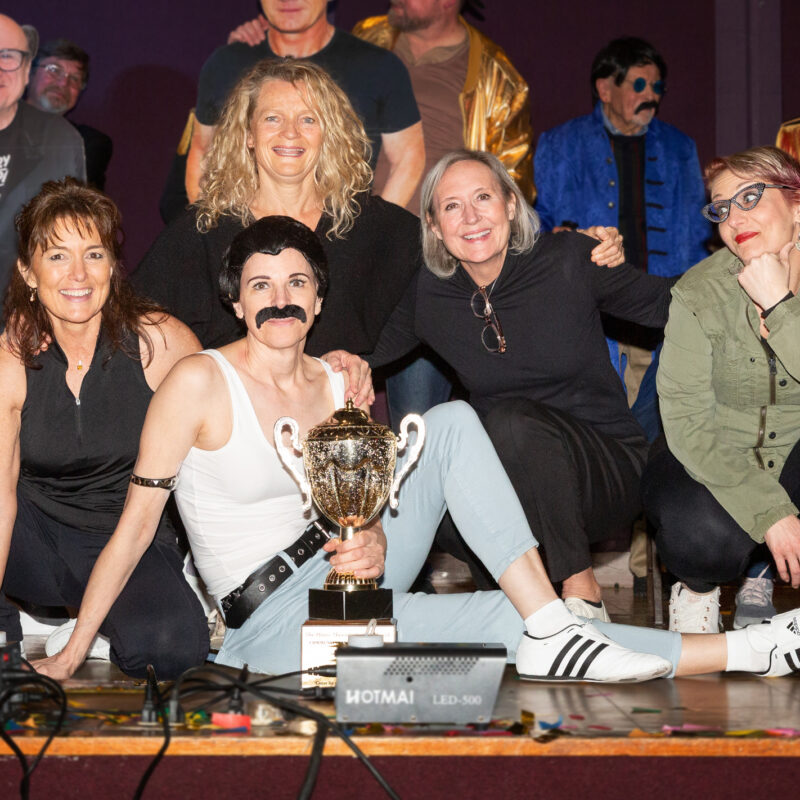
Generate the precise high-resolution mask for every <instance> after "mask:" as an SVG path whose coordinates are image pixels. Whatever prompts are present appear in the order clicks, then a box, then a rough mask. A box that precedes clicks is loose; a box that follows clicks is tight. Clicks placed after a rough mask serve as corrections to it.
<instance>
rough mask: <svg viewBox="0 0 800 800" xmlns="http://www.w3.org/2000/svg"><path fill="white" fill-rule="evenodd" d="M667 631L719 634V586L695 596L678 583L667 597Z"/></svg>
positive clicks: (721, 628) (720, 629) (674, 584)
mask: <svg viewBox="0 0 800 800" xmlns="http://www.w3.org/2000/svg"><path fill="white" fill-rule="evenodd" d="M669 629H670V630H671V631H678V632H679V633H719V632H720V631H722V630H723V627H722V622H721V621H720V618H719V586H717V588H716V589H714V591H713V592H708V593H706V594H697V592H693V591H692V590H691V589H689V587H688V586H686V585H685V584H683V583H681V582H680V581H678V582H677V583H673V584H672V591H671V592H670V595H669Z"/></svg>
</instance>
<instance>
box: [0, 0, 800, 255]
mask: <svg viewBox="0 0 800 800" xmlns="http://www.w3.org/2000/svg"><path fill="white" fill-rule="evenodd" d="M387 5H388V4H387V2H386V0H338V7H337V8H336V11H335V13H336V15H337V23H338V24H339V25H340V27H343V28H350V27H351V26H352V24H353V23H354V22H355V21H356V20H358V19H361V18H362V17H365V16H369V15H371V14H378V13H383V12H384V11H385V9H386V8H387ZM485 5H486V8H487V13H486V16H487V19H486V21H485V22H483V23H476V24H477V25H478V26H479V27H480V28H481V29H482V30H484V31H485V32H486V33H487V35H489V36H490V37H491V38H492V39H494V40H495V41H497V42H499V43H501V44H502V45H503V46H504V47H505V49H506V50H507V52H508V54H509V56H510V57H511V59H512V61H513V62H514V64H515V65H516V66H517V68H518V69H519V70H520V72H522V74H523V75H525V77H526V78H527V80H528V82H529V83H530V85H531V87H532V107H533V110H532V115H533V124H534V129H535V131H536V134H537V135H538V133H539V132H541V131H542V130H545V129H547V128H549V127H552V126H553V125H557V124H559V123H561V122H563V121H564V120H567V119H569V118H570V117H573V116H576V115H578V114H583V113H587V112H588V110H589V109H590V106H591V103H590V95H589V81H588V74H589V68H590V65H591V61H592V57H593V56H594V54H595V52H596V51H597V50H598V49H599V48H600V46H602V44H603V43H604V42H605V41H607V40H608V39H611V38H612V37H614V36H618V35H623V34H630V35H638V36H642V37H644V38H646V39H649V40H650V41H652V43H653V44H654V45H655V46H656V47H657V48H658V49H660V50H661V52H662V54H663V55H664V57H665V58H666V60H667V62H668V64H669V68H670V74H669V94H668V96H667V98H666V100H665V103H664V107H663V119H665V120H666V121H668V122H671V123H673V124H675V125H677V126H678V127H679V128H681V129H682V130H684V131H686V132H687V133H689V134H690V135H692V136H693V137H694V138H695V139H696V141H697V144H698V149H699V151H700V158H701V160H705V159H707V158H709V157H711V156H712V155H713V154H714V142H715V122H714V119H715V117H714V113H715V105H714V64H715V60H714V59H715V53H714V5H713V4H712V3H710V2H702V0H701V1H700V2H698V0H672V1H671V2H655V3H652V2H651V3H642V2H641V0H614V2H605V3H602V4H599V3H597V2H596V0H572V2H570V3H568V4H567V3H562V2H544V1H543V0H539V2H536V3H533V2H530V3H528V2H524V0H487V1H486V4H485ZM788 5H791V4H789V3H785V4H784V6H788ZM257 9H258V5H257V3H256V2H255V0H226V2H224V3H220V2H209V1H208V0H199V1H198V0H168V1H167V2H165V1H164V0H161V1H160V2H156V1H155V0H139V2H120V3H114V2H109V0H70V2H68V3H65V2H63V0H35V2H33V3H31V2H30V0H10V2H8V0H7V2H6V4H5V9H4V13H7V14H10V15H11V16H12V17H14V18H15V19H16V20H18V21H19V22H30V23H32V24H34V25H35V26H36V27H37V28H38V29H39V31H40V33H41V36H42V39H51V38H55V37H58V36H65V37H67V38H71V39H74V40H75V41H76V42H78V43H79V44H80V45H81V46H83V47H84V48H85V49H86V50H87V51H88V52H89V53H90V55H91V57H92V76H91V81H90V84H89V87H88V88H87V90H86V92H85V93H84V96H83V97H82V99H81V102H80V105H79V106H78V109H77V110H76V112H74V114H73V118H74V119H76V120H77V121H80V122H86V123H88V124H91V125H94V126H96V127H97V128H99V129H101V130H103V131H105V132H107V133H108V134H109V135H110V136H111V137H112V138H113V139H114V147H115V154H114V158H113V160H112V162H111V167H110V170H109V176H108V184H107V190H108V192H109V194H111V195H112V197H114V199H115V200H116V201H117V202H118V203H119V205H120V207H121V208H122V211H123V215H124V219H125V229H126V233H127V237H128V238H127V246H126V260H127V263H128V264H129V265H134V264H136V263H137V261H138V260H139V258H141V256H142V255H143V253H144V251H145V250H146V248H147V246H148V245H149V244H150V242H151V241H152V240H153V238H154V237H155V236H156V234H157V233H158V232H159V230H160V229H161V221H160V218H159V215H158V198H159V196H160V193H161V188H162V185H163V181H164V178H165V176H166V172H167V168H168V165H169V163H170V160H171V158H172V152H173V150H174V147H175V145H176V143H177V140H178V137H179V135H180V133H181V130H182V129H183V124H184V121H185V117H186V113H187V111H188V109H189V108H190V107H191V106H192V105H193V104H194V94H195V83H196V79H197V74H198V71H199V69H200V67H201V65H202V63H203V61H204V60H205V58H206V57H207V56H208V55H209V54H210V53H211V51H212V50H213V49H214V47H216V46H217V45H219V44H221V43H223V42H224V40H225V38H226V35H227V32H228V31H229V30H230V29H231V28H232V27H234V26H235V25H237V24H238V23H239V22H241V21H242V20H244V19H248V18H250V17H252V16H254V14H255V13H256V11H257ZM785 15H786V16H787V21H789V20H791V21H793V22H799V21H800V20H797V19H796V18H797V17H798V12H797V11H789V10H788V9H787V10H786V11H785ZM788 30H793V31H797V30H798V26H797V24H795V25H794V26H793V27H792V28H788ZM787 38H788V39H790V38H791V35H790V34H788V33H787ZM787 43H788V42H787ZM787 50H788V48H787ZM785 63H786V62H785ZM797 94H798V93H797V91H795V94H794V95H793V97H794V98H795V99H796V100H793V101H792V108H793V109H795V110H790V111H789V112H788V113H790V114H797V113H800V107H799V106H800V97H798V96H797Z"/></svg>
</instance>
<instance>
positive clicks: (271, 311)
mask: <svg viewBox="0 0 800 800" xmlns="http://www.w3.org/2000/svg"><path fill="white" fill-rule="evenodd" d="M288 317H294V318H295V319H299V320H300V322H305V321H306V319H307V317H306V312H305V311H304V310H303V309H302V308H300V306H294V305H291V304H290V305H288V306H284V307H283V308H278V306H267V307H266V308H262V309H261V311H259V312H258V314H256V327H257V328H260V327H261V326H262V325H263V324H264V323H265V322H266V321H267V320H268V319H287V318H288Z"/></svg>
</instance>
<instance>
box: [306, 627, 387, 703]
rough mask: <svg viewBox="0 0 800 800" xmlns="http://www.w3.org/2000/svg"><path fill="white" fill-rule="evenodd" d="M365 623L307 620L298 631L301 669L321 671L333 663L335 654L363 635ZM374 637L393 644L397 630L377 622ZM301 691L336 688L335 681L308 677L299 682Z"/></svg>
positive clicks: (321, 676)
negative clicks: (314, 668) (299, 634)
mask: <svg viewBox="0 0 800 800" xmlns="http://www.w3.org/2000/svg"><path fill="white" fill-rule="evenodd" d="M368 624H369V623H368V622H367V621H366V620H363V619H362V620H360V621H357V622H342V621H341V620H320V619H310V620H308V621H307V622H305V623H303V627H302V628H301V640H300V641H301V649H300V652H301V665H300V666H301V669H303V670H307V669H311V668H312V667H324V666H327V665H328V664H335V663H336V650H337V649H338V648H339V647H342V646H343V645H346V644H347V641H348V637H350V636H352V635H353V634H363V633H366V632H367V625H368ZM375 633H377V634H380V635H381V636H383V641H384V642H385V643H386V644H391V643H393V642H396V641H397V627H396V626H395V624H394V621H393V620H391V619H379V620H378V625H377V627H376V628H375ZM301 685H302V686H303V688H304V689H305V688H307V687H309V686H336V678H332V677H328V676H327V675H309V674H308V673H305V674H304V675H303V676H302V678H301Z"/></svg>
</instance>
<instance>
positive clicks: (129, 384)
mask: <svg viewBox="0 0 800 800" xmlns="http://www.w3.org/2000/svg"><path fill="white" fill-rule="evenodd" d="M126 344H127V346H128V347H130V348H131V349H132V350H133V351H134V352H137V353H138V351H139V349H138V339H137V337H136V336H134V335H131V336H129V340H128V342H127V343H126ZM36 363H37V364H41V369H27V370H26V376H27V381H28V388H27V395H26V398H25V403H24V405H23V407H22V427H21V430H20V475H19V483H18V491H20V492H22V493H23V495H24V496H25V497H26V498H27V499H28V500H30V501H31V502H32V503H33V504H34V505H35V506H37V507H38V508H39V509H41V510H42V511H43V512H44V513H45V514H47V516H49V517H51V518H52V519H54V520H56V521H57V522H60V523H62V524H64V525H67V526H69V527H71V528H78V529H80V530H83V531H88V532H93V533H104V534H107V535H108V534H111V533H113V531H114V528H115V527H116V525H117V522H118V521H119V517H120V514H121V513H122V507H123V505H124V503H125V495H126V494H127V491H128V482H129V480H130V476H131V472H132V471H133V465H134V464H135V462H136V455H137V452H138V450H139V436H140V434H141V432H142V425H143V424H144V417H145V413H146V412H147V406H148V404H149V402H150V398H151V397H152V396H153V392H152V390H151V389H150V387H149V386H148V385H147V381H146V380H145V376H144V369H143V368H142V363H141V361H139V360H138V359H137V358H131V357H129V356H127V355H126V354H125V353H124V352H123V351H122V350H117V351H115V352H113V353H112V349H111V346H110V344H109V342H108V340H107V339H106V337H105V335H104V334H103V333H102V332H101V333H100V335H99V337H98V339H97V345H96V347H95V352H94V356H93V358H92V363H91V365H90V367H89V369H88V371H87V373H86V376H85V377H84V379H83V383H82V384H81V389H80V395H79V397H77V398H76V397H75V396H74V395H73V394H72V392H71V391H70V389H69V387H68V386H67V382H66V371H67V358H66V356H65V355H64V352H63V350H62V349H61V348H60V347H59V346H58V344H57V342H55V341H53V343H52V344H51V345H50V347H49V348H48V349H47V350H46V351H45V352H43V353H40V354H39V355H38V356H37V357H36Z"/></svg>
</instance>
